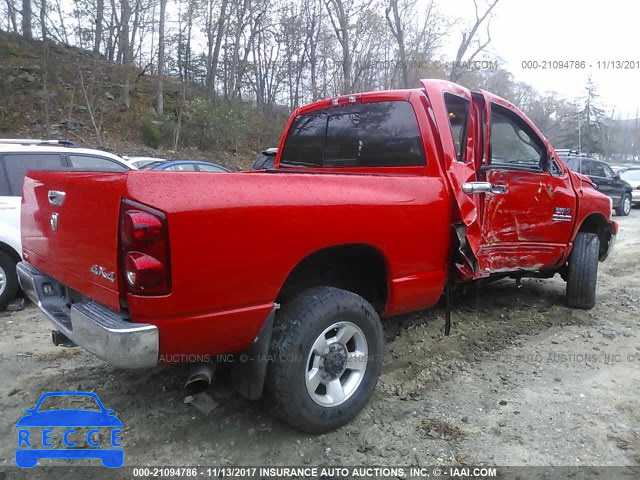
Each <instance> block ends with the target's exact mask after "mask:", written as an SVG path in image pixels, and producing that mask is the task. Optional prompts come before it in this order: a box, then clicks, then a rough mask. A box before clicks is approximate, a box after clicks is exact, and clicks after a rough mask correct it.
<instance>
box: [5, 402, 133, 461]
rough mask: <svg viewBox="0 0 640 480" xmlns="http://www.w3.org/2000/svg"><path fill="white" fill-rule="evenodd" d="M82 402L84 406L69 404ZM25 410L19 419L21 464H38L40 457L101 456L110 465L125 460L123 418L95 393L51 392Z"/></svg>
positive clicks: (18, 448)
mask: <svg viewBox="0 0 640 480" xmlns="http://www.w3.org/2000/svg"><path fill="white" fill-rule="evenodd" d="M79 403H80V404H82V407H83V408H67V407H69V406H71V405H78V404H79ZM55 406H58V408H52V407H55ZM24 412H25V413H26V415H25V416H24V417H22V418H21V419H20V420H18V423H16V427H17V428H18V447H17V448H16V465H17V466H18V467H20V468H32V467H35V466H36V465H37V464H38V460H39V459H41V458H56V459H65V460H69V459H88V458H99V459H100V460H101V461H102V465H104V466H105V467H107V468H118V467H121V466H122V464H123V463H124V451H123V449H122V445H121V443H120V441H121V429H122V422H121V421H120V420H118V418H117V417H116V416H115V415H114V413H115V411H114V410H112V409H107V408H105V407H104V405H103V404H102V402H101V401H100V399H99V398H98V395H96V394H95V393H91V392H48V393H45V394H43V395H42V396H41V397H40V400H38V403H36V406H35V407H33V408H29V409H27V410H25V411H24Z"/></svg>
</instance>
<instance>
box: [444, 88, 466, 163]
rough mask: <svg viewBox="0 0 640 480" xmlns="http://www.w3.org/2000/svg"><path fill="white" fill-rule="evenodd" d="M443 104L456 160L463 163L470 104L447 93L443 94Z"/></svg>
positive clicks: (464, 99)
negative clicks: (445, 108)
mask: <svg viewBox="0 0 640 480" xmlns="http://www.w3.org/2000/svg"><path fill="white" fill-rule="evenodd" d="M444 103H445V106H446V107H447V116H448V117H449V127H450V128H451V136H452V137H453V143H454V145H455V147H456V157H457V160H458V161H459V162H464V161H465V151H466V148H465V147H466V146H467V128H468V124H469V105H470V102H469V100H467V99H466V98H462V97H459V96H458V95H453V94H452V93H448V92H447V93H445V94H444Z"/></svg>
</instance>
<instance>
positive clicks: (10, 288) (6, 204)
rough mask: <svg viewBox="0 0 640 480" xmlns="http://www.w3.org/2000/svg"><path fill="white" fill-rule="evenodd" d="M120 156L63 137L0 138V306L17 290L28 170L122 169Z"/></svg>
mask: <svg viewBox="0 0 640 480" xmlns="http://www.w3.org/2000/svg"><path fill="white" fill-rule="evenodd" d="M131 168H132V167H131V166H129V165H128V164H127V163H126V162H125V161H124V160H123V159H122V158H120V157H118V156H116V155H113V154H111V153H108V152H103V151H101V150H93V149H88V148H77V147H76V146H75V144H73V143H72V142H69V141H65V140H38V139H0V310H1V309H4V308H5V307H6V305H7V303H9V302H10V301H11V300H12V299H13V298H14V297H15V295H16V293H17V292H18V278H17V277H16V263H18V262H19V261H20V259H21V255H22V247H21V244H20V201H21V195H22V180H23V178H24V175H25V173H26V172H27V171H28V170H83V171H112V172H116V171H124V170H129V169H131Z"/></svg>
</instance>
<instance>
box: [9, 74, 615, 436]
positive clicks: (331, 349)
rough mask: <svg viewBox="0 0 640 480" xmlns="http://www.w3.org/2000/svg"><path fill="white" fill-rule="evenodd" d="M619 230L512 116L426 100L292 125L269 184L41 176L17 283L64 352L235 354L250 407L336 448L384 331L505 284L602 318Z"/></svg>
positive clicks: (453, 101)
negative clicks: (470, 286)
mask: <svg viewBox="0 0 640 480" xmlns="http://www.w3.org/2000/svg"><path fill="white" fill-rule="evenodd" d="M617 229H618V226H617V224H616V223H615V222H613V221H612V220H611V202H610V200H609V198H607V197H606V196H604V195H603V194H601V193H599V192H598V191H596V190H595V189H594V188H593V184H592V183H591V181H590V180H589V179H588V178H587V177H585V176H582V175H580V174H576V173H573V172H570V171H569V169H568V168H567V167H566V166H565V165H564V163H563V162H562V161H561V160H560V159H559V158H558V156H557V155H556V153H555V152H554V150H553V148H552V147H551V145H550V144H549V143H548V142H547V140H546V139H545V138H544V137H543V135H542V134H541V133H540V131H539V130H538V129H537V128H536V127H535V125H533V124H532V123H531V121H530V120H529V119H527V118H526V116H525V115H524V114H523V113H522V112H521V111H520V110H518V108H517V107H515V106H514V105H511V104H510V103H508V102H507V101H505V100H503V99H501V98H499V97H497V96H495V95H492V94H490V93H487V92H483V91H482V92H471V91H469V90H467V89H466V88H463V87H461V86H459V85H456V84H453V83H450V82H446V81H439V80H425V81H423V82H422V85H421V86H420V87H419V88H415V89H410V90H395V91H385V92H373V93H362V94H353V95H345V96H340V97H337V98H332V99H328V100H323V101H320V102H316V103H314V104H311V105H307V106H305V107H302V108H299V109H297V110H296V111H295V112H293V114H292V115H291V117H290V119H289V121H288V122H287V124H286V127H285V129H284V132H283V135H282V138H281V140H280V144H279V146H278V153H277V156H276V162H275V168H274V169H271V170H266V171H255V172H244V173H232V174H227V175H218V174H209V173H204V172H203V173H196V174H193V173H185V174H183V173H179V172H167V173H164V172H145V171H132V172H127V173H74V172H64V173H57V172H31V173H29V174H28V176H27V178H26V180H25V183H24V196H23V204H22V245H23V248H24V259H25V261H24V262H23V263H21V264H20V266H19V277H20V283H21V285H22V288H23V289H24V291H25V292H26V293H27V295H28V296H29V297H30V298H31V299H32V300H33V301H34V302H36V303H37V304H38V305H39V306H40V308H42V310H43V311H44V313H45V314H46V315H47V316H48V317H49V318H50V319H51V321H52V322H53V323H54V325H55V328H56V330H57V331H58V333H57V334H56V336H57V338H58V340H59V339H60V336H61V335H62V336H63V337H67V338H68V339H70V340H71V341H72V342H75V343H76V344H78V345H81V346H83V347H84V348H86V349H87V350H89V351H91V352H93V353H94V354H96V355H98V356H99V357H101V358H103V359H105V360H106V361H108V362H110V363H112V364H114V365H116V366H119V367H125V368H136V367H151V366H153V365H156V364H157V363H167V362H176V361H193V360H195V359H198V358H209V357H207V356H210V355H216V354H235V355H236V356H235V357H234V358H236V359H237V362H236V363H235V364H234V367H233V372H232V374H233V377H234V378H235V380H236V383H237V386H238V389H239V391H240V392H241V393H242V394H244V395H245V396H247V397H249V398H252V399H255V398H258V397H260V396H261V395H263V394H264V395H266V396H268V399H269V402H270V403H271V405H272V406H273V410H274V411H275V412H276V414H277V415H278V416H279V417H280V418H282V419H283V420H285V421H287V422H289V423H290V424H291V425H293V426H295V427H296V428H298V429H301V430H304V431H308V432H322V431H328V430H331V429H334V428H337V427H339V426H341V425H343V424H345V423H346V422H348V421H349V420H350V419H351V418H353V417H354V416H355V415H356V414H357V413H358V412H359V411H360V410H361V409H362V407H363V406H364V405H365V404H366V402H367V400H368V399H369V397H370V396H371V394H372V392H373V390H374V389H375V386H376V382H377V380H378V376H379V375H380V371H381V369H382V360H383V359H382V355H383V333H382V327H381V324H380V318H384V317H390V316H392V315H397V314H400V313H404V312H409V311H413V310H419V309H423V308H427V307H430V306H433V305H434V304H436V303H437V302H438V300H439V299H440V297H441V296H442V295H443V293H444V292H448V291H449V288H447V287H448V286H449V285H452V284H457V283H461V282H467V281H472V280H475V279H480V278H486V277H491V276H514V277H516V278H518V277H522V276H536V277H552V276H554V275H555V274H556V273H559V274H560V275H562V277H563V278H565V279H566V281H567V301H568V304H569V305H570V306H573V307H578V308H591V307H593V305H594V303H595V301H596V275H597V269H598V261H599V260H604V259H605V258H606V257H607V254H608V252H609V250H610V249H611V247H612V245H613V243H614V239H615V235H616V233H617ZM256 234H259V235H260V238H261V239H262V240H261V245H262V248H261V249H260V251H259V252H256V250H255V248H254V239H255V235H256Z"/></svg>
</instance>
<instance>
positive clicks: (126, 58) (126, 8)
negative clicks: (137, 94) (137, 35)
mask: <svg viewBox="0 0 640 480" xmlns="http://www.w3.org/2000/svg"><path fill="white" fill-rule="evenodd" d="M130 18H131V5H130V4H129V0H120V47H119V52H118V56H119V57H120V58H121V61H122V65H123V66H124V67H125V71H124V75H123V76H124V78H123V81H122V90H121V93H120V101H121V102H122V104H123V105H124V106H125V107H126V108H129V106H130V102H131V99H130V98H129V93H130V92H129V88H130V86H129V72H127V71H126V67H127V66H129V64H130V63H131V61H132V58H131V54H132V51H131V48H130V40H129V20H130Z"/></svg>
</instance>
